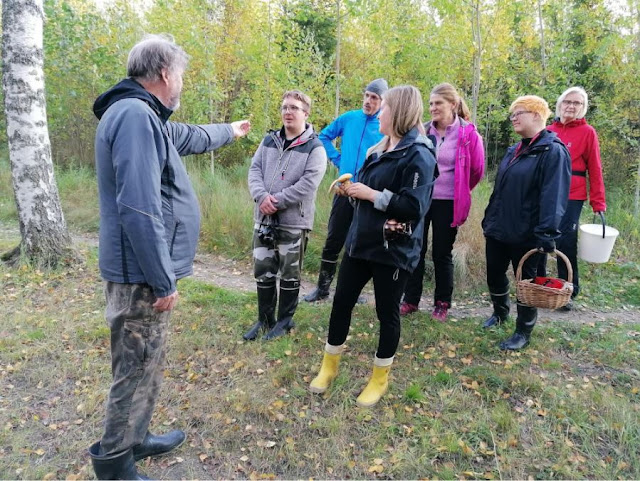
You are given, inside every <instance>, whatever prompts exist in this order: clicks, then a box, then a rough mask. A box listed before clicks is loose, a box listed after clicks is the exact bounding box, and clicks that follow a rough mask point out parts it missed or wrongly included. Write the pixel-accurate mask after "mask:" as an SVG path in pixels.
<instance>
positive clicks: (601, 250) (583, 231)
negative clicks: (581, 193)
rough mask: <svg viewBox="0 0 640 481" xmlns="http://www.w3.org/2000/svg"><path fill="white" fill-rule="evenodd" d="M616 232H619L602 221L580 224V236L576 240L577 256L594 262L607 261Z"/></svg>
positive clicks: (616, 235)
mask: <svg viewBox="0 0 640 481" xmlns="http://www.w3.org/2000/svg"><path fill="white" fill-rule="evenodd" d="M603 220H604V219H603ZM618 234H620V232H618V229H614V228H613V227H609V226H608V225H605V224H604V223H603V224H602V225H600V224H583V225H581V226H580V238H579V241H578V257H580V258H581V259H584V260H585V261H587V262H594V263H596V264H601V263H603V262H607V261H608V260H609V257H611V251H613V244H615V242H616V237H618Z"/></svg>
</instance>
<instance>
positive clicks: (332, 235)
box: [322, 195, 353, 262]
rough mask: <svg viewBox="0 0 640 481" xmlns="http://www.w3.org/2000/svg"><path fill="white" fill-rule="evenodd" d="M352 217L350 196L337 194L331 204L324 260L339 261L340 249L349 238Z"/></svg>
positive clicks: (323, 250) (323, 252)
mask: <svg viewBox="0 0 640 481" xmlns="http://www.w3.org/2000/svg"><path fill="white" fill-rule="evenodd" d="M352 219H353V207H352V206H351V203H350V202H349V198H348V197H344V196H340V195H335V196H334V197H333V204H332V205H331V213H330V214H329V224H328V225H327V240H326V241H325V243H324V248H323V249H322V260H323V261H327V262H337V261H338V256H339V255H340V251H341V250H342V247H344V243H345V241H346V240H347V234H348V233H349V226H351V220H352Z"/></svg>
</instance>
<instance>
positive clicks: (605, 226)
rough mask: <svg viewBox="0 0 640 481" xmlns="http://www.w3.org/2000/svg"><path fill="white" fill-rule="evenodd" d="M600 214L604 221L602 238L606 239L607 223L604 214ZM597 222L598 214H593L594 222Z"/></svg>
mask: <svg viewBox="0 0 640 481" xmlns="http://www.w3.org/2000/svg"><path fill="white" fill-rule="evenodd" d="M598 214H600V220H601V221H602V238H603V239H604V238H605V237H606V236H605V233H606V231H607V223H606V222H605V221H604V212H598ZM595 221H596V214H595V213H594V214H593V222H595Z"/></svg>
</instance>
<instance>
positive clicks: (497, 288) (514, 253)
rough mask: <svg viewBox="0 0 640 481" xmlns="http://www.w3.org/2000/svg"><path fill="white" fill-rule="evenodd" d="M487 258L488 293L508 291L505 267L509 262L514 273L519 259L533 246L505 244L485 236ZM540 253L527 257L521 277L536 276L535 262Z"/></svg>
mask: <svg viewBox="0 0 640 481" xmlns="http://www.w3.org/2000/svg"><path fill="white" fill-rule="evenodd" d="M485 240H486V249H485V251H486V258H487V285H488V286H489V293H491V294H501V293H503V292H508V291H509V278H508V277H507V269H508V268H509V264H511V267H512V268H513V272H514V275H515V272H516V269H517V268H518V264H519V263H520V259H522V257H523V256H524V255H525V254H526V253H527V252H528V251H529V250H531V249H532V248H533V247H534V246H532V245H524V244H507V243H505V242H500V241H498V240H496V239H492V238H491V237H485ZM540 257H542V254H534V255H532V256H531V257H529V258H528V259H527V260H526V261H525V263H524V265H523V266H522V278H523V279H533V278H534V277H535V276H536V270H537V264H538V260H539V258H540Z"/></svg>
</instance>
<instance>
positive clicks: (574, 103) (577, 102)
mask: <svg viewBox="0 0 640 481" xmlns="http://www.w3.org/2000/svg"><path fill="white" fill-rule="evenodd" d="M562 104H563V105H566V106H567V107H570V106H573V107H580V106H581V105H582V104H584V102H581V101H580V100H563V101H562Z"/></svg>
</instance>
